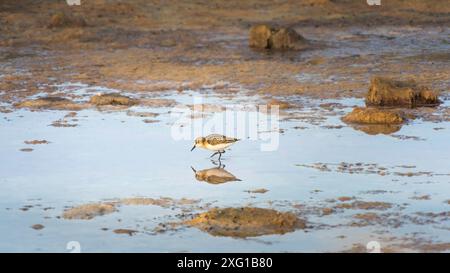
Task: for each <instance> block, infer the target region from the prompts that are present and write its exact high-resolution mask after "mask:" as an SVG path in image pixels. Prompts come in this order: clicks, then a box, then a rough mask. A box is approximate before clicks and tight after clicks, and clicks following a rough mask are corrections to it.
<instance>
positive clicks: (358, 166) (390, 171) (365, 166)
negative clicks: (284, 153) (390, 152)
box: [296, 162, 450, 177]
mask: <svg viewBox="0 0 450 273" xmlns="http://www.w3.org/2000/svg"><path fill="white" fill-rule="evenodd" d="M296 166H299V167H305V168H312V169H316V170H319V171H325V172H331V171H335V172H339V173H349V174H377V175H381V176H385V175H396V176H404V177H413V176H434V175H450V174H436V173H433V172H429V171H417V172H411V171H408V172H400V171H395V170H396V169H398V168H400V169H414V168H416V166H407V165H401V166H380V165H378V164H376V163H362V162H357V163H349V162H341V163H321V162H318V163H313V164H296Z"/></svg>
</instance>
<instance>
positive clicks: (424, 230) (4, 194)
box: [0, 85, 450, 251]
mask: <svg viewBox="0 0 450 273" xmlns="http://www.w3.org/2000/svg"><path fill="white" fill-rule="evenodd" d="M80 86H81V85H80ZM84 89H85V88H84V87H79V90H78V92H77V93H83V92H86V91H85V90H84ZM95 89H96V87H92V90H91V91H88V92H86V94H85V95H86V99H87V98H88V97H89V96H90V95H89V92H92V94H96V90H95ZM83 90H84V91H83ZM71 92H73V90H71ZM152 96H155V94H153V95H152ZM194 97H196V98H197V99H198V98H201V99H202V103H203V104H204V105H217V102H218V101H221V102H224V101H225V102H226V103H227V105H233V103H234V101H235V99H233V98H228V99H227V98H225V99H224V98H220V97H218V96H217V95H215V94H214V93H211V92H209V91H202V92H196V91H190V92H187V93H185V94H183V95H180V94H178V93H177V92H176V91H174V92H165V93H164V94H163V95H162V97H161V98H164V99H165V100H172V99H173V100H177V103H178V104H179V106H180V105H189V104H190V102H191V101H192V100H193V98H194ZM255 101H256V102H259V104H263V103H264V100H262V99H259V100H258V99H257V98H252V99H251V100H249V101H248V104H249V105H253V104H254V103H255ZM292 101H295V100H292ZM326 102H328V103H329V101H322V100H304V103H303V106H302V107H301V108H298V109H289V110H285V111H284V112H283V111H282V112H281V116H280V120H281V122H280V128H279V129H281V131H282V133H281V134H280V136H279V137H280V139H279V148H278V149H277V150H275V151H261V144H262V143H264V140H262V139H261V140H259V141H258V140H246V139H243V140H242V141H241V142H240V143H238V144H236V145H235V146H234V147H233V148H232V149H231V150H230V151H228V152H227V153H226V154H225V155H224V158H223V159H222V162H221V163H222V164H223V165H222V166H217V165H215V164H217V162H213V161H211V160H210V159H209V155H210V154H209V153H208V152H206V151H197V152H195V153H194V152H192V153H191V152H189V149H190V147H191V144H192V141H191V140H180V141H176V140H174V139H173V137H172V135H171V130H172V128H173V126H174V124H176V123H177V121H178V120H179V118H180V115H185V114H186V113H183V112H179V113H178V114H174V113H173V112H174V111H176V110H174V109H177V108H171V107H157V108H154V107H146V106H131V107H129V108H127V109H120V108H117V107H118V106H115V107H116V108H113V109H108V110H106V111H98V110H96V109H86V110H81V111H78V112H76V115H75V114H70V113H71V112H70V111H58V110H44V111H29V110H26V109H18V110H15V111H13V112H11V113H2V114H1V115H2V118H1V126H2V130H1V139H2V144H1V146H0V147H1V151H2V152H1V154H2V162H3V163H2V165H1V173H2V179H1V188H2V191H1V200H2V201H1V207H2V209H1V210H0V214H1V216H2V217H1V219H2V222H3V223H4V224H2V225H1V229H2V231H1V232H2V234H3V235H6V234H8V236H2V244H1V247H2V250H4V251H6V250H8V251H66V249H65V247H66V244H67V243H68V242H70V241H78V242H80V244H81V246H82V249H83V250H84V251H205V250H208V251H234V250H235V249H236V246H237V245H238V246H239V249H241V250H243V251H347V250H348V251H366V249H365V246H366V244H367V243H368V242H370V241H373V240H376V241H379V242H380V244H381V246H382V247H383V246H384V247H385V248H386V251H437V249H435V248H433V246H434V247H441V248H443V249H439V250H438V251H447V248H446V247H445V245H442V244H444V243H447V242H448V238H449V237H448V234H449V230H448V226H449V215H448V209H449V207H448V206H449V205H448V192H449V191H450V188H449V187H450V185H449V179H450V170H449V169H448V163H449V153H448V151H449V150H450V147H449V145H450V144H449V143H448V141H447V140H448V134H447V133H446V131H447V130H450V126H449V123H448V122H440V123H438V124H435V123H432V122H425V121H421V120H414V121H412V122H410V123H408V124H405V125H403V126H402V128H401V129H400V130H399V131H398V132H397V133H396V134H399V135H407V136H414V137H418V138H420V139H421V140H415V139H399V138H395V137H392V135H389V134H387V135H386V134H378V135H370V134H366V133H364V132H362V131H359V130H355V129H354V128H352V127H351V126H348V125H347V124H345V123H344V122H343V121H341V119H340V116H343V115H344V114H345V113H348V112H350V111H351V110H352V108H353V106H355V105H362V104H363V101H362V100H346V99H344V100H333V103H338V104H340V105H341V107H339V109H338V110H336V111H334V110H333V111H329V110H319V109H321V108H320V107H319V105H323V104H324V103H326ZM240 105H242V99H241V100H240ZM447 105H448V103H447V102H445V103H444V107H447ZM180 107H181V106H180ZM186 108H187V109H189V107H186ZM203 109H205V108H203ZM313 109H316V111H313ZM336 112H337V113H336ZM130 113H141V114H140V115H138V114H130ZM145 113H155V115H156V114H157V118H158V122H154V123H146V122H143V121H145V120H146V119H148V118H149V117H148V116H149V115H148V114H145ZM180 113H181V114H180ZM203 113H204V114H205V115H207V116H208V117H209V118H213V117H214V116H215V115H221V114H223V113H221V112H213V113H211V112H206V111H204V112H203ZM249 113H251V111H249ZM152 116H154V115H152ZM317 116H319V117H320V119H317ZM283 118H285V120H283ZM295 118H299V119H295ZM60 119H64V120H67V122H69V123H73V124H74V125H76V126H73V127H54V126H51V125H52V123H53V121H54V120H60ZM75 119H76V120H75ZM331 125H332V126H331ZM437 125H438V126H439V127H440V128H442V129H440V130H435V127H436V126H437ZM299 128H300V129H299ZM93 136H95V137H93ZM33 140H36V141H33ZM39 140H40V141H39ZM42 140H45V142H44V141H42ZM27 147H32V148H33V151H30V152H28V153H25V152H23V151H21V149H23V148H27ZM194 170H195V172H194ZM255 189H256V191H254V190H255ZM257 189H264V190H262V191H261V190H260V191H257ZM265 209H266V211H265ZM284 213H287V215H285V214H284ZM277 215H278V216H277ZM252 216H255V217H252ZM277 217H278V218H277ZM274 219H277V220H274ZM269 220H273V221H274V222H273V223H270V221H269ZM19 238H20V240H21V242H22V243H21V244H17V243H16V242H17V240H19ZM24 239H26V240H24ZM194 242H196V243H195V244H194Z"/></svg>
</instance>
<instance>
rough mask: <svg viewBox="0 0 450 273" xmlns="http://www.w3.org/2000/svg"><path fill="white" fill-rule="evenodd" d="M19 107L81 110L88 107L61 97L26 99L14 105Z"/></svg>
mask: <svg viewBox="0 0 450 273" xmlns="http://www.w3.org/2000/svg"><path fill="white" fill-rule="evenodd" d="M14 106H15V107H17V108H30V109H49V110H71V111H75V110H81V109H84V108H86V106H85V105H83V104H78V103H75V102H73V101H71V100H69V99H65V98H61V97H44V98H37V99H34V100H25V101H22V102H20V103H17V104H15V105H14Z"/></svg>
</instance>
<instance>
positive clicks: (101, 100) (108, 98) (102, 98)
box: [89, 93, 138, 106]
mask: <svg viewBox="0 0 450 273" xmlns="http://www.w3.org/2000/svg"><path fill="white" fill-rule="evenodd" d="M89 103H91V104H94V105H96V106H104V105H119V106H133V105H136V104H138V100H136V99H132V98H130V97H127V96H123V95H120V94H118V93H108V94H99V95H95V96H93V97H91V99H90V100H89Z"/></svg>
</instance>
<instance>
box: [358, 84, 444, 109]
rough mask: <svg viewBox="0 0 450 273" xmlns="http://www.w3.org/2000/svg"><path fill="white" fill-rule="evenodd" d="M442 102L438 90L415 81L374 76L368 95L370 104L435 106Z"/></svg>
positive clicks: (367, 98)
mask: <svg viewBox="0 0 450 273" xmlns="http://www.w3.org/2000/svg"><path fill="white" fill-rule="evenodd" d="M439 103H440V101H439V99H438V94H437V92H435V91H433V90H430V89H429V88H427V87H423V86H419V85H417V84H416V83H415V82H414V81H410V82H407V81H397V80H393V79H390V78H383V77H374V78H372V80H371V81H370V87H369V92H368V93H367V96H366V105H368V106H371V105H372V106H406V107H417V106H435V105H438V104H439Z"/></svg>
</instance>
